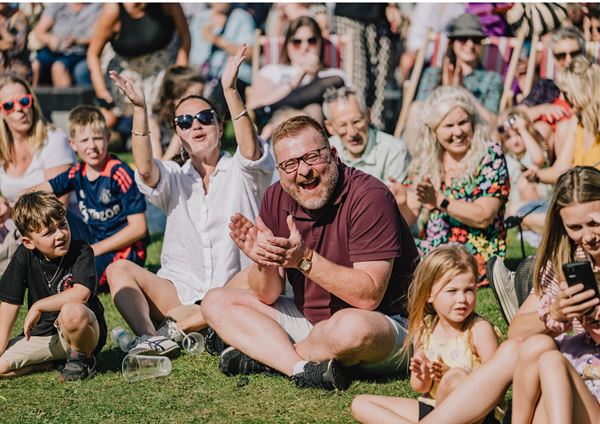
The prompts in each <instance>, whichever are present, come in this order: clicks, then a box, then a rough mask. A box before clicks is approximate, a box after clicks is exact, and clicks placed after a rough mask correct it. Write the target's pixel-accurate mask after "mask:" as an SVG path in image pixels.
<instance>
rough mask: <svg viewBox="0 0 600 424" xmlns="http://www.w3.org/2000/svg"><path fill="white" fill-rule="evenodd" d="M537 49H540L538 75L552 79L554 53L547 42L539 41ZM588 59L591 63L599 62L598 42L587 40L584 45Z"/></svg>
mask: <svg viewBox="0 0 600 424" xmlns="http://www.w3.org/2000/svg"><path fill="white" fill-rule="evenodd" d="M538 50H539V51H541V57H540V77H541V78H547V79H554V72H555V70H554V55H553V54H552V49H551V48H550V46H549V44H547V43H543V42H540V43H539V44H538ZM585 51H586V54H587V57H588V59H590V61H591V62H592V63H600V42H598V41H588V42H587V43H586V46H585Z"/></svg>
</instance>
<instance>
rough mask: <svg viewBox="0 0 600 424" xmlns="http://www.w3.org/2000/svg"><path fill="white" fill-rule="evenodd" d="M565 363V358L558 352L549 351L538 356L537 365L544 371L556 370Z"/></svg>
mask: <svg viewBox="0 0 600 424" xmlns="http://www.w3.org/2000/svg"><path fill="white" fill-rule="evenodd" d="M565 361H566V359H565V357H564V356H563V354H562V353H560V352H559V351H558V350H550V351H547V352H544V353H542V354H541V355H540V357H539V360H538V363H539V365H540V367H544V368H543V369H545V370H548V369H551V370H558V369H560V368H562V367H564V365H565V364H566V362H565Z"/></svg>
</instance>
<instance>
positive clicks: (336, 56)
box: [259, 34, 345, 69]
mask: <svg viewBox="0 0 600 424" xmlns="http://www.w3.org/2000/svg"><path fill="white" fill-rule="evenodd" d="M283 42H284V37H283V36H276V37H266V36H261V37H260V39H259V43H260V45H261V46H262V51H261V55H260V67H261V68H262V67H263V66H265V65H268V64H271V63H279V62H280V59H281V52H282V50H283ZM324 43H325V44H324V45H323V56H324V57H323V64H324V65H325V66H326V67H329V68H338V69H342V65H343V53H342V52H343V51H344V47H345V39H344V38H343V37H341V36H339V35H337V34H332V35H330V36H329V37H327V38H325V39H324Z"/></svg>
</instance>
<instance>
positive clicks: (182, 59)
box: [163, 3, 192, 66]
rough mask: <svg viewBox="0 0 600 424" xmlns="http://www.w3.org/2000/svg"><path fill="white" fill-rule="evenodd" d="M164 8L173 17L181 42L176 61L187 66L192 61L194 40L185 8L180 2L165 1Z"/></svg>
mask: <svg viewBox="0 0 600 424" xmlns="http://www.w3.org/2000/svg"><path fill="white" fill-rule="evenodd" d="M163 8H164V9H165V12H166V13H167V14H168V15H170V16H171V17H172V18H173V21H174V22H175V29H176V30H177V34H178V35H179V40H180V42H181V44H180V45H179V50H177V60H176V62H175V63H176V64H177V65H180V66H187V65H188V63H189V61H190V46H191V44H192V41H191V38H190V30H189V28H188V24H187V19H186V18H185V15H184V13H183V9H182V8H181V5H180V4H179V3H165V4H163Z"/></svg>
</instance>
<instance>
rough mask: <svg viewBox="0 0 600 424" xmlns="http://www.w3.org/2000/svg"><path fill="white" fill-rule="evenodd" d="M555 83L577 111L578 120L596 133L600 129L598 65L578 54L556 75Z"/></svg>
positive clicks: (599, 68) (599, 72)
mask: <svg viewBox="0 0 600 424" xmlns="http://www.w3.org/2000/svg"><path fill="white" fill-rule="evenodd" d="M556 85H557V86H558V88H560V90H561V91H563V92H564V93H565V95H566V97H567V101H569V102H570V103H571V104H572V105H573V106H574V107H576V108H577V109H578V111H579V114H578V117H579V122H581V124H582V125H583V127H584V128H585V129H587V130H588V131H591V132H592V133H594V134H596V133H598V132H599V131H600V66H599V65H597V64H592V63H590V62H589V60H588V59H586V58H585V57H584V56H582V55H580V56H577V57H575V58H573V60H572V61H571V63H570V64H569V66H567V67H566V68H565V69H564V70H563V71H562V72H559V73H558V74H557V76H556Z"/></svg>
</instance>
